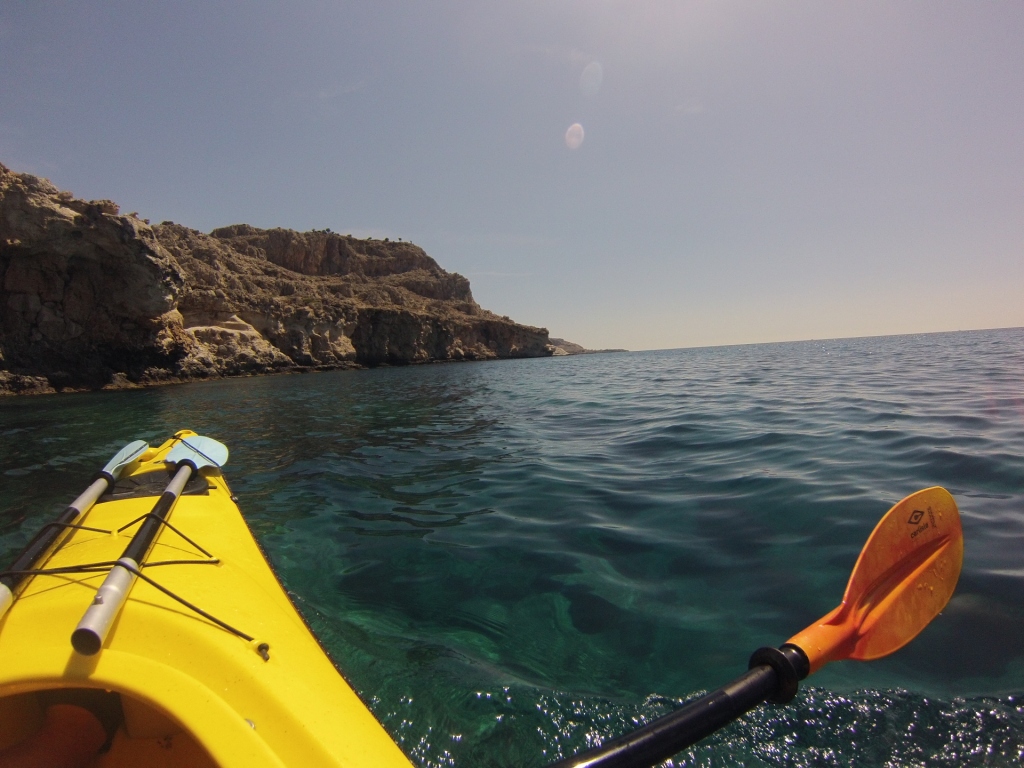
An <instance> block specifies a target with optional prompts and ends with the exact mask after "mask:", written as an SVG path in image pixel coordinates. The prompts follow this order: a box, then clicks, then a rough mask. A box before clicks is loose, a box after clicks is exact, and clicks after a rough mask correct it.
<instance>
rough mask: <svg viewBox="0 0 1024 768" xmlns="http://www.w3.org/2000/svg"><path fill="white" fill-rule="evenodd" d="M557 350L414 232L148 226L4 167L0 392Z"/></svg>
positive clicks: (0, 171)
mask: <svg viewBox="0 0 1024 768" xmlns="http://www.w3.org/2000/svg"><path fill="white" fill-rule="evenodd" d="M552 352H553V347H552V346H551V345H550V343H549V340H548V332H547V330H546V329H544V328H534V327H530V326H525V325H519V324H518V323H514V322H512V321H511V320H509V319H508V318H506V317H499V316H498V315H495V314H493V313H491V312H488V311H486V310H484V309H482V308H481V307H480V306H479V305H478V304H477V303H476V302H475V301H474V300H473V295H472V293H471V291H470V286H469V281H468V280H467V279H466V278H464V277H463V276H462V275H458V274H454V273H450V272H446V271H445V270H443V269H441V267H440V266H438V264H437V262H435V261H434V260H433V259H432V258H430V257H429V256H428V255H427V254H426V253H425V252H424V251H423V249H421V248H418V247H417V246H415V245H412V244H411V243H402V242H398V243H393V242H388V241H379V240H359V239H357V238H353V237H350V236H348V235H339V234H335V233H333V232H330V231H313V232H294V231H291V230H286V229H270V230H263V229H257V228H255V227H251V226H249V225H246V224H236V225H233V226H230V227H223V228H221V229H216V230H214V231H213V232H212V233H210V234H209V235H207V234H203V233H201V232H197V231H195V230H193V229H189V228H187V227H183V226H181V225H178V224H174V223H172V222H164V223H163V224H160V225H155V226H150V224H149V223H148V222H146V221H143V220H141V219H139V218H138V217H137V216H136V215H135V214H129V215H121V214H120V212H119V209H118V206H117V205H116V204H114V203H112V202H110V201H109V200H98V201H91V202H87V201H84V200H78V199H76V198H75V197H74V196H72V195H71V194H70V193H68V192H63V191H61V190H59V189H57V188H56V187H55V186H53V185H52V184H51V183H50V182H49V181H47V180H45V179H40V178H37V177H35V176H31V175H29V174H23V173H21V174H20V173H14V172H12V171H10V170H8V169H7V168H6V167H4V166H3V165H0V394H20V393H41V392H54V391H61V390H80V389H101V388H103V389H111V388H113V389H120V388H128V387H137V386H145V385H149V384H158V383H164V382H177V381H189V380H193V379H202V378H211V377H220V376H234V375H245V374H257V373H268V372H272V371H287V370H319V369H325V368H339V367H352V366H374V365H381V364H389V365H404V364H409V363H426V362H432V361H444V360H488V359H495V358H508V357H543V356H547V355H550V354H552Z"/></svg>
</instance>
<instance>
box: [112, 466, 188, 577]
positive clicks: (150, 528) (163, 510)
mask: <svg viewBox="0 0 1024 768" xmlns="http://www.w3.org/2000/svg"><path fill="white" fill-rule="evenodd" d="M195 471H196V465H195V464H193V463H192V462H191V461H182V462H179V463H178V465H177V466H176V467H175V473H174V478H173V479H172V480H171V485H170V486H168V489H167V490H166V491H164V492H163V494H162V495H161V496H160V498H159V499H158V500H157V502H156V504H154V505H153V509H152V510H151V511H150V513H149V515H147V516H146V519H145V520H144V521H143V522H142V525H140V526H139V530H138V531H136V532H135V535H134V536H133V537H132V540H131V541H130V542H128V546H127V547H125V550H124V552H123V553H122V554H121V557H127V558H130V559H132V560H134V561H135V562H136V563H140V564H141V563H142V561H143V560H144V559H145V557H146V553H148V552H149V548H150V547H151V546H153V542H154V541H155V540H156V537H157V534H158V533H160V529H161V528H162V527H163V524H164V520H166V519H167V516H168V515H169V514H170V513H171V509H173V507H174V503H175V502H176V501H177V500H178V496H180V495H181V491H182V490H183V489H184V488H185V484H186V483H187V482H188V479H189V477H191V476H192V473H193V472H195ZM175 482H177V484H178V487H177V488H174V487H172V486H174V485H175Z"/></svg>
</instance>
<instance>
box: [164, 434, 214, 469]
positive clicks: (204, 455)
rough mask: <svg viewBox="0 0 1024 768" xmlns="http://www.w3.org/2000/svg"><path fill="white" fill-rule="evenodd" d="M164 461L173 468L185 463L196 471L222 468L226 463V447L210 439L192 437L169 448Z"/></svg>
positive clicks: (197, 436)
mask: <svg viewBox="0 0 1024 768" xmlns="http://www.w3.org/2000/svg"><path fill="white" fill-rule="evenodd" d="M164 461H166V462H167V463H168V464H174V465H175V466H177V465H178V464H180V463H181V462H183V461H187V462H189V463H191V464H194V465H195V467H196V469H202V468H203V467H223V466H224V465H225V464H227V463H228V447H227V446H226V445H224V443H218V442H217V441H216V440H214V439H213V438H212V437H202V436H201V435H193V436H191V437H186V438H184V439H183V440H182V441H181V442H180V443H178V444H177V445H176V446H174V447H173V448H171V450H170V451H169V452H168V453H167V458H166V459H164Z"/></svg>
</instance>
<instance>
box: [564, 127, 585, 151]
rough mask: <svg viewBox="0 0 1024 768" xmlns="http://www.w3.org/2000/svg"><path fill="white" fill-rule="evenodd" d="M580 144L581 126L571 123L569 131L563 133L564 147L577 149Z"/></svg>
mask: <svg viewBox="0 0 1024 768" xmlns="http://www.w3.org/2000/svg"><path fill="white" fill-rule="evenodd" d="M582 143H583V126H582V125H580V124H579V123H573V124H572V125H570V126H569V130H567V131H566V132H565V146H567V147H568V148H569V149H579V148H580V144H582Z"/></svg>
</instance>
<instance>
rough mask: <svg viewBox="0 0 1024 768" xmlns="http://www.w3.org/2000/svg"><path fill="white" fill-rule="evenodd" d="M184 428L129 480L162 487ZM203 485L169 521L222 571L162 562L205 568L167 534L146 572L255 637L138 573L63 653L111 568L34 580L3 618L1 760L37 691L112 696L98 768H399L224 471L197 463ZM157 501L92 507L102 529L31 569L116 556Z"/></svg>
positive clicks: (37, 714)
mask: <svg viewBox="0 0 1024 768" xmlns="http://www.w3.org/2000/svg"><path fill="white" fill-rule="evenodd" d="M193 434H195V433H192V432H188V431H182V432H179V433H177V434H176V435H175V437H174V438H173V439H172V440H169V441H168V442H167V443H165V444H164V445H162V446H160V447H159V448H155V449H150V450H149V451H147V452H146V453H144V454H143V455H142V457H141V458H140V459H139V460H137V461H136V462H135V464H133V465H132V466H130V467H129V468H128V470H127V471H126V472H125V475H124V477H130V478H132V479H133V480H135V479H138V478H139V477H141V476H143V475H145V474H147V473H151V472H159V473H160V475H158V476H157V479H159V480H161V481H162V482H163V484H166V479H169V477H170V475H169V474H168V472H167V469H166V465H165V464H164V461H163V457H164V456H166V454H167V453H168V451H169V450H170V449H171V447H172V446H173V444H174V443H175V442H176V440H178V439H180V438H182V437H187V436H189V435H193ZM200 476H201V479H202V480H205V483H206V485H207V486H208V487H207V489H206V491H205V492H202V493H198V494H185V495H182V496H181V497H180V498H179V499H178V501H177V503H176V505H175V506H174V508H173V510H172V512H171V514H170V516H169V517H168V522H169V523H170V524H171V525H172V526H173V527H174V528H175V529H177V530H178V531H180V532H181V533H182V534H185V536H187V537H188V538H189V539H191V540H192V541H193V542H195V544H198V545H199V546H200V547H201V548H202V549H205V550H207V551H208V552H209V553H210V554H211V555H212V556H213V558H215V559H216V561H217V562H216V563H215V564H210V563H208V562H207V563H200V562H195V563H191V564H167V565H162V566H160V567H157V566H156V563H158V562H160V561H168V560H173V561H180V560H190V561H208V560H209V559H210V558H208V557H207V556H206V555H205V554H203V553H202V551H201V550H200V549H198V548H197V547H196V546H194V545H193V544H191V543H189V542H188V541H187V540H186V539H185V538H183V537H182V536H181V535H179V534H178V533H177V532H175V530H172V529H171V528H169V527H164V528H162V529H161V530H160V533H159V535H158V537H157V539H156V541H155V543H154V545H153V548H152V549H151V551H150V553H149V555H148V557H147V563H151V564H152V565H149V566H147V567H145V568H144V569H143V574H144V575H145V576H148V577H150V578H151V579H153V580H154V581H156V582H158V583H159V584H160V585H161V586H163V587H164V588H166V589H167V590H170V591H171V592H173V593H174V594H176V595H178V596H180V597H181V598H184V599H185V600H187V601H189V602H190V603H192V604H194V605H196V606H198V607H200V608H201V609H202V610H204V611H206V612H207V613H209V614H210V615H212V616H215V617H216V618H217V619H220V620H221V621H223V622H225V623H227V624H229V625H231V626H232V627H235V628H238V629H239V630H241V631H242V632H244V633H246V634H248V635H250V636H252V637H253V640H252V641H246V640H244V639H242V638H240V637H239V636H237V635H235V634H232V633H231V632H229V631H227V630H225V629H223V628H222V627H220V626H218V625H217V624H215V623H213V622H212V621H210V620H209V619H207V618H204V617H202V616H200V615H198V614H197V613H195V612H193V611H191V610H189V609H188V608H186V607H185V606H183V605H182V604H181V603H179V602H177V601H175V600H174V599H172V598H171V597H169V596H167V595H166V594H164V593H163V592H161V591H160V590H158V589H157V588H156V587H154V586H153V585H151V584H150V583H148V582H146V581H143V580H142V579H138V580H136V582H135V584H134V586H133V587H132V589H131V592H130V593H129V596H128V599H127V601H126V603H125V606H124V608H123V610H122V611H121V613H120V615H119V616H118V618H117V620H116V622H115V624H114V625H113V628H112V630H111V632H110V634H109V636H108V637H107V640H106V642H105V644H104V646H103V647H102V649H101V650H100V651H99V653H97V654H96V655H94V656H83V655H80V654H78V653H77V652H75V651H74V650H73V648H72V646H71V642H70V637H71V633H72V631H73V630H74V629H75V626H76V624H77V623H78V621H79V619H80V618H81V617H82V614H83V613H84V612H85V610H86V609H87V608H88V607H89V605H90V603H91V602H92V600H93V598H94V596H95V594H96V590H97V588H98V587H99V586H100V584H101V583H102V581H103V579H104V577H105V576H106V572H105V571H95V572H89V573H64V574H56V575H54V574H41V575H36V576H33V577H32V579H31V580H30V581H29V582H28V583H27V585H25V586H24V588H23V589H22V590H21V591H20V594H18V595H17V598H16V600H15V602H14V604H13V606H12V607H11V609H10V610H9V611H8V613H7V614H6V615H5V616H4V618H3V619H2V620H0V751H2V750H4V749H7V748H8V747H11V746H12V745H14V744H17V743H18V742H20V741H23V740H25V739H28V738H31V736H32V735H33V733H35V732H36V731H38V730H39V729H40V728H41V727H42V723H43V719H44V703H45V700H46V698H45V697H46V694H43V693H41V692H43V691H49V690H52V689H94V690H95V689H98V690H104V691H112V692H115V693H116V694H119V696H120V703H121V710H122V712H123V719H122V721H121V723H120V726H119V727H118V729H117V731H116V733H115V735H114V737H113V741H112V742H111V743H110V745H109V749H108V751H106V752H105V753H104V754H102V755H100V756H99V757H98V758H97V761H96V762H95V763H94V765H96V766H98V767H99V768H113V767H115V766H128V765H132V766H135V765H147V766H154V767H157V768H159V767H161V766H184V765H188V766H196V767H197V768H199V767H201V766H221V768H229V767H232V766H239V768H241V767H243V766H244V767H245V768H254V767H256V766H351V767H356V766H360V767H361V766H367V767H369V766H374V767H375V768H388V767H389V766H396V767H397V766H402V767H403V768H408V766H409V765H410V763H409V761H408V759H407V758H406V757H405V755H404V754H403V753H402V752H401V750H400V749H399V748H398V747H397V746H396V744H395V743H394V741H392V739H391V738H390V737H389V736H388V734H387V732H386V731H385V730H384V729H383V727H382V726H381V725H380V723H378V721H377V720H376V719H375V718H374V716H373V714H372V713H371V712H370V711H369V710H368V709H367V708H366V706H365V705H364V704H363V702H362V701H361V700H360V699H359V697H358V696H357V695H356V694H355V692H354V691H353V690H352V689H351V687H349V685H348V684H347V683H346V682H345V680H344V679H343V678H342V677H341V675H340V674H339V673H338V672H337V670H336V669H335V668H334V666H333V664H332V663H331V661H330V660H329V659H328V658H327V656H326V655H325V654H324V652H323V650H322V649H321V648H320V646H319V644H318V643H317V641H316V638H314V637H313V635H312V634H311V633H310V631H309V629H308V628H307V627H306V625H305V623H304V621H303V620H302V618H301V617H300V616H299V614H298V612H297V611H296V609H295V607H294V606H293V605H292V603H291V601H290V600H289V599H288V596H287V594H286V593H285V591H284V589H283V588H282V587H281V585H280V583H279V582H278V581H277V578H276V577H275V575H274V573H273V571H272V570H271V569H270V567H269V565H268V564H267V561H266V559H265V558H264V556H263V554H262V553H261V551H260V549H259V547H258V546H257V544H256V541H255V540H254V539H253V537H252V534H251V532H250V531H249V528H248V526H247V525H246V523H245V520H244V519H243V517H242V515H241V513H240V511H239V509H238V507H237V506H236V504H235V502H234V501H233V499H232V495H231V491H230V490H229V489H228V486H227V483H226V482H225V480H224V478H223V476H222V475H221V473H220V471H219V470H217V469H215V468H209V467H208V468H204V469H202V470H200ZM165 478H166V479H165ZM151 485H154V484H153V483H151ZM155 485H159V483H157V484H155ZM161 490H162V488H158V490H156V491H155V493H156V494H157V495H158V494H159V493H160V491H161ZM157 495H148V496H136V497H132V498H123V499H114V500H104V499H101V500H100V503H97V504H96V505H95V506H94V507H93V508H92V509H91V510H90V511H89V512H88V513H87V514H86V515H85V517H84V518H83V519H82V520H80V521H79V523H80V524H81V525H85V526H88V527H89V528H98V529H102V530H101V531H94V530H83V529H75V530H72V531H69V533H68V535H67V536H65V537H64V539H63V541H61V542H60V543H59V544H58V545H57V547H56V548H55V549H54V551H53V552H52V553H50V554H49V556H48V558H47V559H46V560H45V561H44V562H43V563H41V564H39V565H38V566H37V567H38V568H43V569H48V570H52V569H57V568H66V567H71V566H81V565H84V564H88V563H101V562H110V561H114V560H117V558H119V557H120V556H121V553H122V552H123V550H124V548H125V546H126V545H127V543H128V541H129V540H130V538H131V536H132V533H133V532H134V531H135V530H136V529H137V527H138V526H137V525H136V526H133V527H131V528H128V529H127V530H124V531H122V532H120V533H118V532H117V530H118V529H119V528H121V527H122V526H126V525H128V524H129V523H131V522H132V521H133V520H135V519H136V518H139V517H141V516H143V515H146V514H147V513H148V512H149V511H150V509H152V507H153V505H154V503H155V502H156V500H157ZM263 644H266V646H269V649H268V650H267V651H266V653H265V654H261V652H260V651H259V647H260V646H261V645H263ZM264 655H267V656H268V658H267V659H266V660H265V659H264V658H263V656H264Z"/></svg>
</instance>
